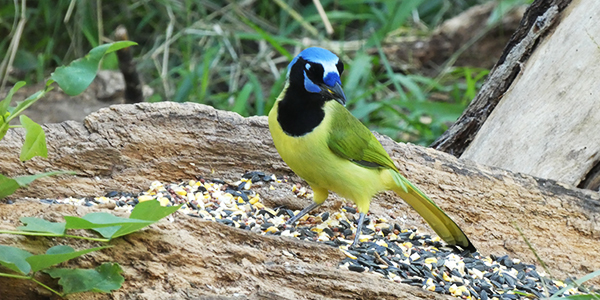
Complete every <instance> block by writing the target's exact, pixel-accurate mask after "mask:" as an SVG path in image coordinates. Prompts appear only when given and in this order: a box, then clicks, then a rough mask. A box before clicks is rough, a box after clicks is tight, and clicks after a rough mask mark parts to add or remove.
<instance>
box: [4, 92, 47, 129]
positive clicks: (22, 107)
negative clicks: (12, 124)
mask: <svg viewBox="0 0 600 300" xmlns="http://www.w3.org/2000/svg"><path fill="white" fill-rule="evenodd" d="M51 90H52V87H50V86H46V88H45V89H44V90H41V91H37V92H35V93H34V94H33V95H31V96H29V97H27V99H25V100H23V101H21V102H17V107H9V108H8V111H9V112H10V114H11V115H10V116H9V117H8V121H11V120H12V119H14V118H15V117H17V116H18V115H19V114H20V113H22V112H23V111H24V110H25V109H27V108H28V107H29V106H31V105H32V104H33V103H35V102H36V101H38V100H40V99H41V98H42V97H44V95H46V93H47V92H49V91H51Z"/></svg>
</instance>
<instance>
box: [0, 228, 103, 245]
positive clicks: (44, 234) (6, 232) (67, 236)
mask: <svg viewBox="0 0 600 300" xmlns="http://www.w3.org/2000/svg"><path fill="white" fill-rule="evenodd" d="M0 233H5V234H18V235H32V236H48V237H50V236H52V237H65V238H74V239H83V240H88V241H95V242H105V243H107V242H110V239H104V238H94V237H87V236H79V235H70V234H58V233H50V232H29V231H12V230H0Z"/></svg>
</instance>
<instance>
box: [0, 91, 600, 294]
mask: <svg viewBox="0 0 600 300" xmlns="http://www.w3.org/2000/svg"><path fill="white" fill-rule="evenodd" d="M44 127H45V128H44V129H45V131H46V134H47V142H48V149H49V153H50V156H49V158H48V159H40V158H35V159H33V160H31V161H28V162H25V163H21V162H20V161H19V159H18V151H19V149H20V147H21V144H22V141H23V131H22V130H21V129H11V130H10V131H9V132H8V134H7V135H6V137H5V139H4V140H3V141H2V143H0V156H1V157H3V158H4V159H3V160H2V161H0V173H2V174H5V175H8V176H17V175H27V174H35V173H38V172H43V171H50V170H70V171H75V172H77V175H75V176H67V175H65V176H59V177H51V178H44V179H40V180H38V181H36V182H34V183H33V184H32V185H31V186H30V187H28V188H26V189H23V190H19V191H18V192H17V194H15V195H14V196H12V198H11V199H12V200H14V201H15V202H16V203H15V204H12V205H8V204H0V218H1V219H2V220H5V221H4V222H3V223H2V224H1V225H0V226H1V228H2V229H9V228H14V227H16V226H18V217H19V216H36V217H44V218H48V219H50V220H53V219H57V220H59V217H60V216H61V215H64V214H75V215H80V216H81V215H83V214H85V212H87V211H89V210H90V209H89V208H83V207H70V206H58V205H52V206H48V205H45V204H40V203H38V202H36V201H33V202H32V201H26V200H22V199H23V197H35V198H52V197H66V196H79V197H82V196H94V195H96V196H98V195H103V194H104V193H106V192H108V191H111V190H120V191H133V192H135V191H140V190H144V189H147V188H148V185H149V184H150V183H151V182H152V181H154V180H161V181H165V182H172V181H178V180H181V179H193V178H195V176H197V175H203V176H207V177H219V178H223V179H228V180H234V179H237V178H239V176H240V175H241V174H242V173H243V172H244V171H247V170H262V171H266V172H272V173H275V174H277V175H289V176H291V177H290V178H291V180H292V181H295V182H301V181H300V179H299V178H297V177H294V176H293V174H292V173H291V171H290V170H289V169H288V168H287V166H286V165H285V164H284V163H283V161H281V159H280V158H279V156H278V154H277V153H276V151H275V149H274V147H273V145H272V141H271V138H270V135H269V132H268V126H267V122H266V118H265V117H250V118H243V117H241V116H239V115H238V114H236V113H232V112H225V111H219V110H215V109H214V108H212V107H209V106H204V105H199V104H192V103H185V104H177V103H172V102H163V103H154V104H150V103H140V104H135V105H116V106H112V107H110V108H105V109H102V110H100V111H98V112H96V113H93V114H91V115H89V116H88V117H87V118H86V119H85V120H84V122H83V123H79V122H72V121H67V122H63V123H60V124H47V125H44ZM378 137H379V139H380V141H381V142H382V144H383V146H384V147H385V148H386V150H387V151H388V152H389V153H390V155H391V157H392V159H394V160H395V162H396V164H397V165H398V166H400V171H401V172H402V173H403V174H404V175H406V176H407V177H408V178H409V179H410V180H411V181H412V182H414V183H415V184H417V185H418V186H420V187H421V188H422V189H423V190H424V191H425V192H426V193H427V194H428V195H430V197H431V198H432V199H433V200H434V201H436V203H437V204H438V205H439V206H440V207H441V208H442V209H444V210H445V211H446V212H447V213H448V214H449V215H450V216H451V217H452V218H453V219H454V220H456V222H457V223H458V224H459V226H461V228H463V230H464V231H465V232H466V233H467V235H469V236H470V238H471V240H472V241H473V242H474V243H475V245H476V246H477V247H478V249H479V251H480V252H481V253H482V254H484V255H489V254H495V255H504V254H509V255H510V256H511V257H513V258H519V259H521V260H522V261H523V262H526V263H531V264H537V263H536V259H535V257H534V254H533V253H532V252H531V251H530V250H529V248H528V246H527V244H526V243H525V242H524V241H523V239H522V238H521V236H520V235H519V233H518V232H517V230H516V229H515V228H514V226H513V222H514V223H516V224H517V225H518V226H519V227H520V228H521V229H522V230H523V233H524V235H525V236H526V237H527V238H528V239H529V241H530V242H531V244H532V245H533V246H534V247H535V249H536V251H537V253H538V254H539V255H540V257H541V258H542V259H544V260H545V262H546V264H548V266H549V268H550V270H551V272H552V275H553V276H555V277H557V278H563V279H564V278H565V277H567V276H577V277H579V276H582V275H584V274H586V273H589V272H591V271H593V270H598V269H600V253H599V252H598V251H597V250H596V249H600V239H599V237H600V226H599V225H598V224H597V220H598V219H600V202H599V201H598V199H600V194H598V193H597V192H592V191H588V190H581V189H578V188H576V187H572V186H567V185H564V184H560V183H557V182H555V181H552V180H545V179H539V178H535V177H532V176H529V175H524V174H516V173H512V172H510V171H506V170H502V169H499V168H493V167H486V166H481V165H478V164H476V163H474V162H471V161H467V160H460V159H457V158H455V157H453V156H451V155H449V154H446V153H443V152H440V151H437V150H433V149H428V148H423V147H420V146H415V145H410V144H409V145H406V144H401V143H396V142H394V141H392V140H391V139H389V138H387V137H384V136H378ZM266 190H268V189H266ZM262 197H263V199H264V200H265V202H271V203H273V204H275V205H277V204H281V203H290V204H294V203H296V205H298V206H299V207H300V206H303V205H305V204H306V203H299V202H300V200H298V199H297V198H295V197H294V196H293V195H292V194H291V193H288V194H287V195H286V194H285V193H283V194H282V193H277V192H273V193H271V194H268V193H267V194H265V195H262ZM331 198H332V199H333V200H331V199H330V200H329V201H328V202H329V203H330V204H335V203H336V201H335V199H337V198H336V197H335V196H334V197H331ZM304 201H308V200H304ZM323 209H327V208H323ZM371 212H372V213H373V214H375V215H377V216H386V217H392V216H393V217H399V216H403V215H406V216H407V217H406V220H407V221H406V223H407V224H408V225H416V226H419V227H420V228H421V229H422V230H424V231H430V230H429V229H428V227H427V226H426V224H425V223H424V221H423V220H422V218H420V217H419V216H418V215H417V214H416V213H414V212H413V211H412V210H411V209H410V208H409V207H408V206H407V205H406V204H405V203H404V202H403V201H402V200H401V199H399V198H397V197H395V196H394V195H392V194H389V193H384V194H382V195H381V196H379V197H378V198H377V199H375V200H374V201H373V205H372V210H371ZM0 243H3V244H8V245H21V246H25V248H26V249H32V248H34V246H35V247H39V245H44V246H51V245H53V244H54V243H55V242H54V241H52V240H48V239H45V238H33V239H30V238H27V239H25V238H20V237H19V238H15V237H11V236H5V235H2V236H0ZM86 243H87V242H78V245H77V246H81V247H84V246H89V245H88V244H86ZM114 243H115V245H117V247H115V248H111V250H105V251H103V252H102V253H98V254H93V255H89V256H86V258H82V259H78V260H76V261H74V262H71V263H69V264H70V265H71V266H86V267H89V266H95V265H97V264H98V263H100V262H102V261H116V262H119V263H120V264H122V265H123V266H124V268H125V276H126V284H125V286H124V288H123V289H122V290H120V291H118V292H117V293H116V294H115V295H117V296H116V297H117V298H120V299H129V298H132V297H134V296H131V295H134V294H135V295H138V296H139V297H142V298H146V299H151V298H152V297H162V296H161V295H167V293H175V294H177V295H178V296H177V297H179V298H183V299H188V298H193V297H195V295H221V296H224V295H227V296H231V297H233V296H232V295H234V294H235V293H242V294H243V295H246V296H248V297H250V298H251V299H252V298H253V297H254V298H265V297H266V298H268V297H271V298H278V297H283V298H288V299H292V298H294V299H313V298H319V297H324V298H330V299H356V298H363V299H380V298H382V299H392V298H432V299H446V297H445V296H442V295H438V294H433V293H429V292H427V291H423V290H421V289H419V288H414V287H410V286H408V285H402V284H397V283H394V282H391V281H389V280H386V279H381V278H377V277H376V276H375V275H364V274H360V275H357V273H353V272H350V271H346V270H341V269H338V268H337V263H338V261H339V260H340V259H341V258H342V254H341V253H339V252H338V250H337V249H335V248H330V247H328V246H323V245H317V244H314V243H308V242H299V241H295V240H294V241H292V240H290V239H286V238H281V237H266V236H260V235H257V234H255V233H252V232H248V231H242V230H238V229H233V228H229V227H226V226H225V225H221V224H213V223H209V222H204V221H200V220H197V219H193V218H190V217H187V216H184V215H176V216H175V221H174V222H173V223H169V222H167V221H162V222H160V223H158V224H157V225H153V226H151V227H150V229H149V230H146V231H144V232H141V233H136V234H134V235H131V236H127V237H124V238H122V239H118V240H116V241H114ZM282 250H286V251H291V253H294V255H293V256H294V258H290V257H287V256H285V255H283V256H282V255H281V253H282V252H281V251H282ZM244 258H245V259H244ZM4 283H7V284H11V285H12V284H17V283H14V281H12V280H8V281H7V280H6V279H0V286H5V284H4ZM18 284H22V283H20V282H19V283H18ZM161 293H162V294H161ZM217 299H219V298H217ZM221 299H230V298H221Z"/></svg>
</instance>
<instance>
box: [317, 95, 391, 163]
mask: <svg viewBox="0 0 600 300" xmlns="http://www.w3.org/2000/svg"><path fill="white" fill-rule="evenodd" d="M331 102H333V101H331ZM328 105H329V107H328V108H329V109H331V110H333V111H332V112H331V114H332V119H331V124H330V126H329V128H330V133H329V140H328V142H327V144H328V146H329V149H331V151H332V152H333V153H335V154H336V155H338V156H340V157H343V158H345V159H348V160H350V161H352V162H354V163H356V164H359V165H361V166H364V167H375V168H378V167H384V168H388V169H392V170H395V171H398V169H397V168H396V166H395V165H394V162H393V161H392V159H391V158H390V156H389V155H388V154H387V152H385V150H384V149H383V146H381V144H380V143H379V141H378V140H377V139H376V138H375V136H374V135H373V133H371V131H370V130H369V129H368V128H367V127H366V126H365V125H363V124H362V123H361V122H360V121H359V120H358V119H357V118H356V117H354V116H353V115H352V114H351V113H350V112H349V111H348V110H347V109H346V108H345V107H343V106H342V105H341V104H339V103H337V102H333V103H328Z"/></svg>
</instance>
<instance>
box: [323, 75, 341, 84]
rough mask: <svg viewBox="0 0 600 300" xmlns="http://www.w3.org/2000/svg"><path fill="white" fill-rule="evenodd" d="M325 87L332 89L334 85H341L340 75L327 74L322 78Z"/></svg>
mask: <svg viewBox="0 0 600 300" xmlns="http://www.w3.org/2000/svg"><path fill="white" fill-rule="evenodd" d="M323 82H325V84H326V85H328V86H331V87H333V86H334V85H335V84H336V83H339V84H342V82H341V80H340V75H339V74H338V73H337V72H329V73H327V75H325V77H324V78H323Z"/></svg>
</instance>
